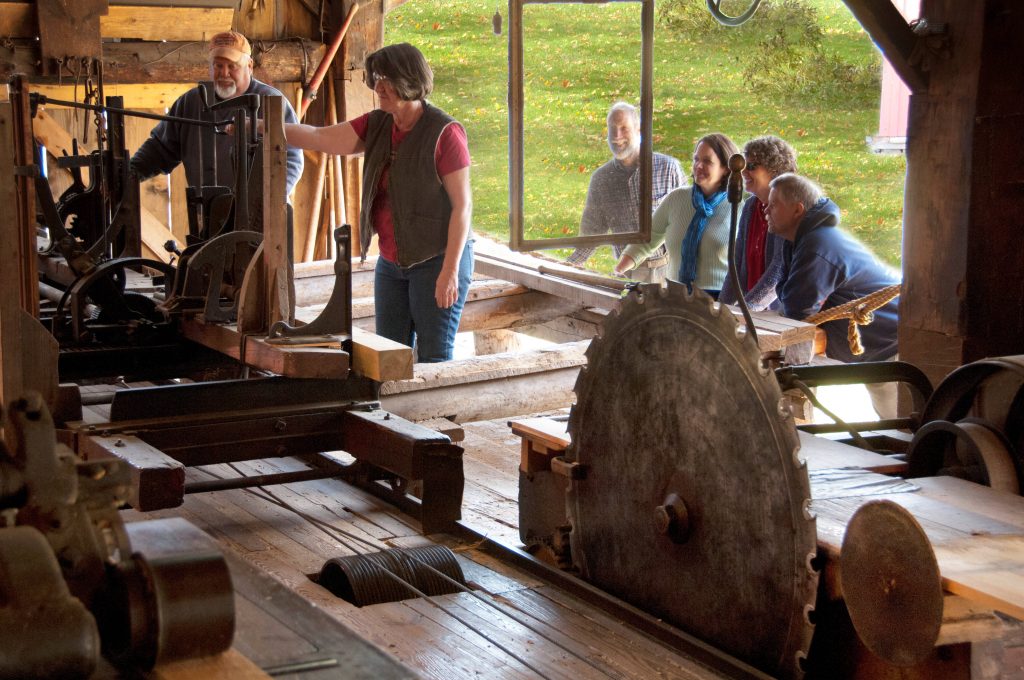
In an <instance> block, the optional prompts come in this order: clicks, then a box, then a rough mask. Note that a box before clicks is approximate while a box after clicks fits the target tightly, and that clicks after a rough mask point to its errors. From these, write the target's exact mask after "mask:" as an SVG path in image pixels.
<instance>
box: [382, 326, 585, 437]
mask: <svg viewBox="0 0 1024 680" xmlns="http://www.w3.org/2000/svg"><path fill="white" fill-rule="evenodd" d="M589 345H590V341H589V340H585V341H581V342H571V343H566V344H564V345H559V346H556V347H551V348H547V349H540V350H531V351H528V352H521V353H516V354H495V355H491V356H485V357H471V358H469V359H457V360H455V361H447V362H444V363H439V364H416V366H415V377H414V378H412V379H411V380H400V381H392V382H386V383H384V384H383V385H382V386H381V405H382V407H383V408H384V409H386V410H388V411H390V412H392V413H395V414H396V415H400V416H402V417H403V418H408V419H409V420H426V419H429V418H448V419H449V420H452V421H454V422H457V423H465V422H471V421H476V420H491V419H494V418H506V417H512V416H516V415H521V414H523V413H537V412H539V411H547V410H553V409H558V408H564V407H566V406H569V405H570V404H572V403H573V401H574V400H575V396H574V393H573V387H574V385H575V384H576V376H577V375H578V374H579V370H580V367H581V366H583V365H584V364H586V361H587V359H586V354H585V353H586V350H587V347H588V346H589Z"/></svg>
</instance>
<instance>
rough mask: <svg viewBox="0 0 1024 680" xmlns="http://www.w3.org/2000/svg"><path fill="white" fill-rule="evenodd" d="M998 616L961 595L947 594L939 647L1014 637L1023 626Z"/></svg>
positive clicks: (943, 608)
mask: <svg viewBox="0 0 1024 680" xmlns="http://www.w3.org/2000/svg"><path fill="white" fill-rule="evenodd" d="M1021 625H1022V624H1020V623H1019V622H1018V623H1017V624H1016V625H1014V624H1013V623H1011V622H1010V621H1008V620H1007V619H1005V618H1003V617H1000V616H997V615H996V614H995V613H994V612H993V611H992V610H991V609H990V608H988V607H985V606H984V605H981V604H979V603H977V602H972V601H971V600H968V599H967V598H965V597H961V596H959V595H946V596H945V597H944V598H943V606H942V627H941V628H940V629H939V639H938V640H936V641H935V646H936V647H942V646H943V645H955V644H960V643H962V642H983V641H985V640H1001V639H1004V638H1007V637H1010V636H1011V635H1013V634H1014V633H1015V632H1019V631H1020V629H1021Z"/></svg>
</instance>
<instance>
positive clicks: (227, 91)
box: [213, 82, 238, 99]
mask: <svg viewBox="0 0 1024 680" xmlns="http://www.w3.org/2000/svg"><path fill="white" fill-rule="evenodd" d="M213 91H214V92H216V93H217V96H218V97H220V98H221V99H231V98H232V97H234V96H235V95H236V94H238V85H236V84H235V83H234V82H232V83H231V85H230V86H228V85H221V84H220V83H214V84H213Z"/></svg>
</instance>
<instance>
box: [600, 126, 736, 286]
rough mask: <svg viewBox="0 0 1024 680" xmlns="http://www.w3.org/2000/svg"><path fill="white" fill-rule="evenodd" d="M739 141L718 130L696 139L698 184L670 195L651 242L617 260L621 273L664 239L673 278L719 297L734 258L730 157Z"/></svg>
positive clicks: (695, 179) (634, 247) (630, 248)
mask: <svg viewBox="0 0 1024 680" xmlns="http://www.w3.org/2000/svg"><path fill="white" fill-rule="evenodd" d="M735 153H739V149H738V148H737V147H736V144H734V143H733V141H732V140H731V139H729V138H728V137H727V136H725V135H723V134H721V133H719V132H716V133H713V134H710V135H705V136H704V137H701V138H700V139H699V140H697V146H696V147H694V150H693V185H692V186H688V187H682V188H680V189H676V190H675V191H673V192H671V193H670V194H668V195H667V196H666V197H665V200H664V201H662V202H661V205H660V206H658V209H657V210H656V211H655V212H654V216H653V217H652V218H651V242H650V243H634V244H632V245H630V246H628V247H627V248H626V249H625V250H624V251H623V252H622V257H621V258H620V259H619V262H618V264H616V265H615V273H616V274H619V275H620V276H621V275H623V274H624V273H625V272H627V271H629V270H631V269H633V268H634V267H635V266H636V265H637V263H638V262H643V261H644V260H645V259H647V256H648V255H650V254H651V253H652V252H653V251H654V250H656V249H657V248H658V247H659V246H660V245H661V244H662V243H664V244H665V245H666V247H667V249H668V258H669V259H668V271H669V278H671V279H675V280H676V281H679V282H680V283H685V284H686V285H687V286H689V287H691V288H692V287H693V286H696V287H697V288H703V289H704V290H705V291H706V292H707V293H709V294H710V295H712V296H713V297H716V298H717V297H718V293H719V292H720V291H721V289H722V283H723V282H724V281H725V275H726V270H727V269H728V262H729V252H728V251H729V202H728V201H726V200H725V195H726V186H727V185H728V182H729V157H730V156H732V155H733V154H735Z"/></svg>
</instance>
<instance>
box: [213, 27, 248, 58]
mask: <svg viewBox="0 0 1024 680" xmlns="http://www.w3.org/2000/svg"><path fill="white" fill-rule="evenodd" d="M207 51H208V52H209V53H210V58H211V59H212V58H213V57H226V58H228V59H230V60H231V61H241V60H242V57H251V56H252V46H251V45H250V44H249V41H248V40H246V38H245V36H244V35H242V34H241V33H238V32H236V31H224V32H223V33H218V34H217V35H215V36H213V37H212V38H210V46H209V47H208V48H207Z"/></svg>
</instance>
